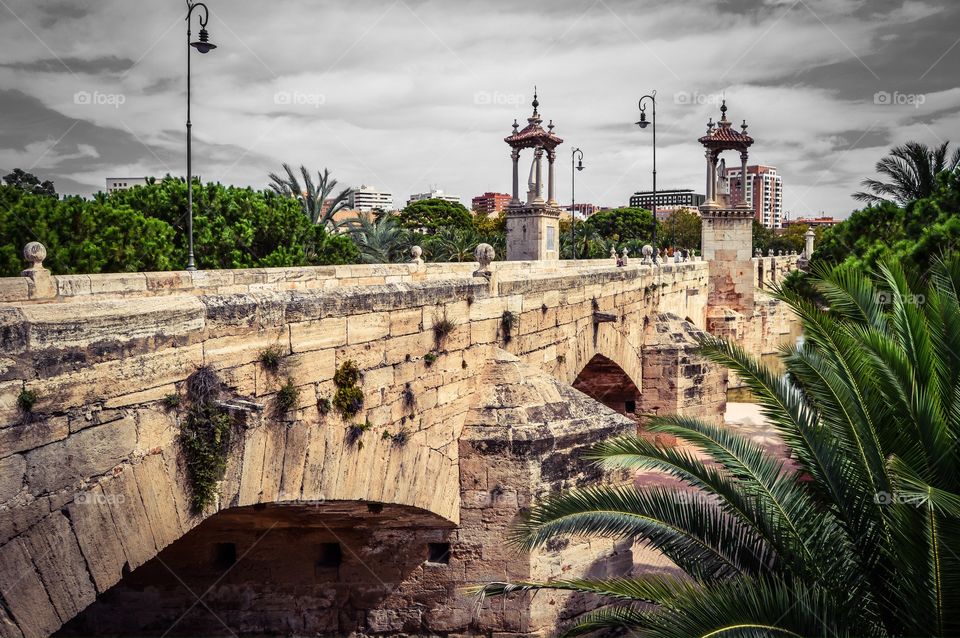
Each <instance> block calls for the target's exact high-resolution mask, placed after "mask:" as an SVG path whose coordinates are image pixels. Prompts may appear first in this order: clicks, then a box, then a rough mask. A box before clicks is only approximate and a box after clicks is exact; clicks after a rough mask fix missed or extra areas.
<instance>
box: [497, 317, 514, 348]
mask: <svg viewBox="0 0 960 638" xmlns="http://www.w3.org/2000/svg"><path fill="white" fill-rule="evenodd" d="M515 320H516V317H515V316H514V314H513V313H512V312H511V311H509V310H504V311H503V314H502V315H501V316H500V332H501V333H503V343H504V344H507V343H510V342H511V341H512V340H513V324H514V322H515Z"/></svg>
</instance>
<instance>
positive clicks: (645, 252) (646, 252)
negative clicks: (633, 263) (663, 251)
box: [643, 244, 653, 257]
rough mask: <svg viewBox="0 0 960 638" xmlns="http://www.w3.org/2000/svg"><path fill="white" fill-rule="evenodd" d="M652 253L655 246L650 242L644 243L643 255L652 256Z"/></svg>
mask: <svg viewBox="0 0 960 638" xmlns="http://www.w3.org/2000/svg"><path fill="white" fill-rule="evenodd" d="M651 255H653V246H651V245H650V244H644V246H643V256H644V257H650V256H651Z"/></svg>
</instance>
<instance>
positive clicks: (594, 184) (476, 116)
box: [0, 0, 960, 217]
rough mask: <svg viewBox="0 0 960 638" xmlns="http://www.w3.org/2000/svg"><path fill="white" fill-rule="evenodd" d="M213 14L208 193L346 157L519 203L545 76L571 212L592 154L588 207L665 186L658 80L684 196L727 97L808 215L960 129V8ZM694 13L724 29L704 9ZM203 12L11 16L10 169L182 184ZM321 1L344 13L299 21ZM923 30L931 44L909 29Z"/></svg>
mask: <svg viewBox="0 0 960 638" xmlns="http://www.w3.org/2000/svg"><path fill="white" fill-rule="evenodd" d="M209 6H210V11H211V19H210V25H209V28H210V32H211V40H212V41H214V42H216V43H217V44H218V45H219V48H218V49H217V50H216V51H214V52H212V53H211V54H209V55H206V56H202V58H198V59H195V60H194V113H193V121H194V169H195V172H196V173H197V174H199V175H201V176H202V177H203V179H205V180H209V181H221V182H224V183H230V184H237V185H249V186H253V187H255V188H265V187H266V186H267V183H268V178H267V173H269V172H274V171H277V170H279V168H280V163H281V162H288V163H290V164H293V165H299V164H305V165H306V166H307V167H308V168H310V169H311V170H313V171H317V170H322V169H323V168H324V167H328V168H330V169H331V171H332V172H333V175H334V177H335V178H337V179H338V181H339V183H340V185H341V187H347V186H359V185H361V184H372V185H374V186H375V187H376V188H378V189H381V190H384V191H387V192H392V193H396V194H397V197H398V199H405V198H406V196H407V195H409V194H412V193H418V192H423V191H425V190H429V186H430V185H431V184H438V185H440V186H441V187H442V188H443V190H444V191H446V192H448V193H455V194H457V195H458V196H459V197H460V198H461V200H462V201H463V202H467V201H469V199H470V197H472V196H474V195H477V194H480V193H484V192H487V191H496V192H507V191H508V190H509V184H510V174H509V170H510V169H509V161H508V159H507V153H508V151H507V149H506V148H505V146H504V145H503V142H502V139H503V137H505V136H506V135H508V134H509V133H510V125H511V124H512V122H513V120H514V118H516V119H517V120H518V121H519V122H520V123H521V124H522V123H523V122H524V120H525V118H526V117H528V116H529V115H530V111H531V108H530V101H531V99H532V93H533V85H534V84H536V85H537V87H538V90H539V94H540V102H541V107H540V111H541V113H542V115H543V117H544V118H545V120H549V119H553V120H554V122H555V124H556V125H557V129H556V132H557V133H558V135H560V136H561V137H563V138H564V139H565V140H566V144H564V145H563V146H561V147H560V148H559V152H558V162H559V166H558V181H559V186H558V191H557V196H558V199H559V200H560V203H561V204H562V205H568V204H569V197H570V192H569V170H568V169H569V165H568V164H567V162H569V151H570V148H571V147H574V146H577V147H580V148H582V149H583V150H584V153H585V157H584V164H585V166H586V167H587V170H585V171H584V173H582V174H580V175H578V179H577V199H578V200H579V201H584V202H592V203H595V204H598V205H603V206H619V205H625V204H626V202H627V201H628V200H629V197H630V195H631V194H633V193H634V192H636V191H642V190H648V189H649V188H650V185H651V184H650V169H651V165H650V159H651V158H650V153H651V139H650V135H649V132H647V131H641V130H639V129H638V128H637V127H636V126H634V125H633V124H632V123H633V122H634V121H636V119H637V117H638V110H637V104H636V102H637V99H638V98H639V96H640V95H642V94H644V93H648V92H650V91H652V90H654V89H657V90H658V111H659V119H660V130H659V131H658V136H659V138H658V171H659V176H658V179H659V183H660V184H661V185H662V186H663V187H669V188H691V189H693V190H694V191H696V192H702V190H703V183H702V182H703V177H702V151H701V149H700V148H699V146H698V145H697V142H696V138H697V137H699V136H700V135H702V134H703V132H704V130H705V128H706V122H707V119H708V118H710V117H712V118H713V119H714V120H716V119H717V117H718V114H719V101H720V99H721V97H722V96H725V97H726V99H727V103H728V105H729V106H730V109H731V110H730V112H731V115H732V117H735V118H737V123H739V120H740V119H743V118H745V119H746V120H747V123H748V124H749V125H750V133H751V135H753V136H754V137H755V138H756V140H757V142H756V145H755V146H754V148H753V152H752V154H751V162H752V163H759V164H767V165H773V166H777V167H778V169H779V171H780V172H781V173H782V174H783V175H784V176H785V178H786V180H787V183H788V187H787V188H785V190H784V211H785V213H788V214H789V215H790V216H791V217H799V216H816V215H818V214H820V212H821V211H823V212H824V213H825V214H827V215H833V216H835V217H845V216H846V215H847V214H848V213H849V212H850V211H851V210H853V209H855V208H858V207H859V205H858V204H857V202H855V201H854V200H853V199H852V198H851V197H850V194H851V193H852V192H854V191H856V190H859V181H860V180H861V179H863V178H865V177H871V176H873V164H874V163H875V162H876V161H877V160H878V159H880V158H881V157H882V156H884V155H885V154H886V152H887V151H888V150H889V148H890V147H891V146H893V145H895V144H899V143H903V142H905V141H907V140H911V139H915V140H917V141H920V142H923V143H926V144H929V145H935V144H939V143H941V141H943V140H947V139H950V137H951V133H952V132H953V131H955V130H957V125H958V124H960V89H958V88H955V87H954V86H953V84H954V81H953V79H952V78H951V76H950V69H951V68H955V67H956V64H957V62H958V60H960V47H957V46H956V45H957V41H956V35H955V34H954V33H953V30H952V28H951V26H950V25H951V24H954V23H956V18H957V16H958V15H960V8H958V7H946V8H944V7H936V6H934V5H933V4H928V3H924V2H874V3H869V4H868V3H865V2H856V1H852V0H851V1H845V2H829V3H827V2H815V1H812V0H797V1H796V2H792V3H791V2H780V1H771V2H765V3H747V2H732V1H719V0H718V1H717V2H713V3H711V4H710V5H709V6H708V7H704V5H703V4H694V3H690V2H678V3H674V4H672V5H671V6H669V7H664V6H654V5H652V4H651V3H641V4H640V5H636V4H628V3H621V2H615V1H606V0H597V1H596V2H592V3H591V2H581V3H577V2H566V3H549V4H548V3H543V4H539V5H525V6H526V7H527V8H516V7H514V6H513V5H510V4H503V5H501V4H499V3H494V5H489V4H488V3H487V4H479V3H465V4H462V5H461V4H458V5H457V7H455V8H453V7H447V6H444V5H441V4H435V3H429V2H403V1H401V0H397V1H396V2H393V3H392V4H390V3H376V2H360V3H353V4H351V5H350V6H349V7H341V6H336V5H333V4H332V3H319V4H317V5H314V6H313V7H311V8H309V9H304V8H303V7H301V6H300V5H297V4H294V3H291V2H277V3H274V4H273V5H271V7H270V9H271V10H270V11H264V10H263V9H262V7H261V6H259V5H254V4H253V3H246V2H234V3H229V4H228V3H218V2H216V1H215V0H214V1H213V2H211V3H209ZM530 6H534V7H535V8H534V9H531V8H529V7H530ZM694 8H696V9H697V14H696V15H699V16H703V19H702V20H693V21H691V20H689V18H686V17H684V16H685V15H689V14H688V13H685V12H689V11H692V10H693V9H694ZM183 9H184V8H183V7H182V6H181V5H180V4H179V3H168V4H165V5H162V6H159V5H158V6H154V5H150V6H144V7H137V10H136V11H135V12H134V11H133V10H132V9H131V8H130V6H129V5H127V4H124V3H119V2H114V3H99V4H97V5H95V6H79V5H77V4H67V3H64V2H53V1H51V2H37V3H27V2H25V1H23V0H18V1H15V2H7V3H5V4H3V6H2V7H0V13H5V14H6V17H7V18H8V19H6V20H4V21H2V24H0V36H2V37H3V38H4V40H5V42H7V43H8V44H9V46H8V49H9V52H8V55H7V60H6V62H5V63H3V64H2V65H0V78H2V82H3V86H4V87H5V88H4V89H2V90H0V106H2V108H3V111H4V114H5V119H6V123H7V126H5V127H4V131H3V132H2V133H0V169H4V170H6V171H9V170H12V169H13V168H23V169H25V170H30V171H31V172H34V173H36V174H38V175H41V176H42V177H43V178H49V179H53V180H54V182H55V183H56V186H57V188H58V191H59V192H61V193H79V194H85V195H88V194H90V193H92V192H95V191H98V190H103V189H104V179H105V178H106V177H108V176H113V175H119V176H133V177H136V176H143V175H155V176H162V175H163V174H165V173H168V172H169V173H171V174H174V175H183V174H184V173H185V169H184V136H185V134H184V130H183V119H184V114H185V113H184V111H185V106H184V91H185V75H184V74H185V63H186V60H185V50H184V49H185V47H184V46H183V42H182V37H183V34H182V33H181V29H180V28H179V27H180V26H181V25H182V21H183V13H184V10H183ZM304 11H306V12H307V13H311V14H312V13H314V12H316V13H317V14H318V15H320V14H322V20H317V21H313V20H299V21H298V20H297V19H294V18H296V17H297V16H298V15H300V14H302V13H304ZM534 18H535V19H536V20H538V21H539V22H540V25H539V26H538V28H537V29H536V31H535V32H533V31H532V30H531V29H529V24H530V23H531V20H533V19H534ZM951 18H952V20H951ZM698 24H699V26H698ZM299 25H303V26H299ZM347 25H349V26H352V27H353V28H349V29H348V28H344V27H345V26H347ZM905 29H909V30H911V32H912V34H913V36H914V37H910V38H906V37H903V36H902V35H897V33H898V32H899V33H900V34H902V33H903V32H904V30H905ZM67 34H69V36H70V37H67ZM77 34H82V36H81V37H78V36H77ZM101 42H109V43H110V47H109V48H104V47H103V46H101V45H100V44H99V43H101ZM510 65H513V66H512V67H511V66H510ZM597 69H600V70H601V71H597ZM526 161H529V160H528V159H527V160H526ZM527 168H528V166H524V167H523V171H524V172H525V171H526V169H527Z"/></svg>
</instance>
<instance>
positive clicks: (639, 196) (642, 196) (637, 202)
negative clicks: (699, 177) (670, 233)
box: [630, 188, 706, 219]
mask: <svg viewBox="0 0 960 638" xmlns="http://www.w3.org/2000/svg"><path fill="white" fill-rule="evenodd" d="M653 201H654V198H653V191H637V192H636V193H634V194H633V195H631V196H630V207H631V208H645V209H647V210H653ZM656 201H657V217H658V218H660V219H663V218H665V217H667V216H668V215H669V214H670V213H672V212H674V211H676V210H680V209H681V208H690V209H692V210H697V209H698V208H699V206H700V205H701V204H703V202H704V201H706V196H705V195H701V194H700V193H694V192H693V189H690V188H673V189H668V190H659V189H657V198H656Z"/></svg>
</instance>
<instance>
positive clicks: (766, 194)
mask: <svg viewBox="0 0 960 638" xmlns="http://www.w3.org/2000/svg"><path fill="white" fill-rule="evenodd" d="M725 177H726V178H727V184H728V185H729V189H730V197H731V201H735V202H738V201H740V193H741V188H742V187H743V183H742V180H741V179H740V167H739V166H738V167H736V168H728V169H727V172H726V176H725ZM746 201H747V204H748V205H749V206H750V208H752V209H753V215H754V218H755V219H756V220H757V221H758V222H760V223H761V224H763V225H764V226H766V227H767V228H783V221H784V217H783V178H782V177H781V176H780V175H778V174H777V169H776V167H774V166H764V165H762V164H759V165H756V166H748V167H747V198H746Z"/></svg>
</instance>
